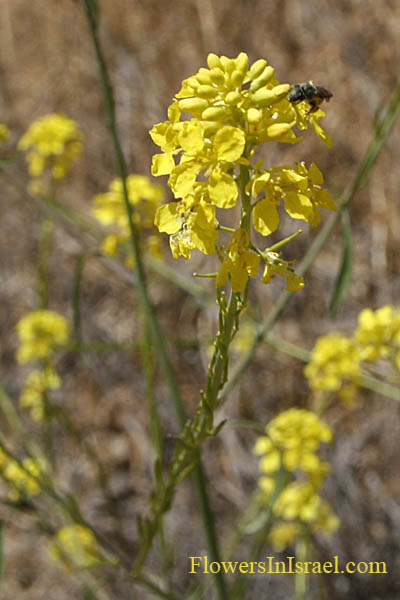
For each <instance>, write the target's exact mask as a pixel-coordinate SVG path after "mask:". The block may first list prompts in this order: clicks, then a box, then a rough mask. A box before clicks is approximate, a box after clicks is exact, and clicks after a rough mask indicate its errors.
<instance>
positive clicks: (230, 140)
mask: <svg viewBox="0 0 400 600" xmlns="http://www.w3.org/2000/svg"><path fill="white" fill-rule="evenodd" d="M245 144H246V137H245V135H244V132H243V131H242V130H241V129H238V128H237V127H231V126H230V125H225V127H222V129H220V130H219V131H218V133H217V134H216V136H215V139H214V149H215V151H216V153H217V156H218V159H220V160H225V161H228V162H233V161H235V160H237V159H238V158H240V157H241V156H242V154H243V150H244V147H245Z"/></svg>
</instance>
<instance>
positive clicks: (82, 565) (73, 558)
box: [50, 524, 100, 569]
mask: <svg viewBox="0 0 400 600" xmlns="http://www.w3.org/2000/svg"><path fill="white" fill-rule="evenodd" d="M50 555H51V557H52V558H54V559H55V560H58V561H60V562H62V563H63V564H64V565H65V566H66V567H68V568H76V569H90V568H93V567H96V566H98V565H99V563H100V552H99V545H98V542H97V540H96V536H95V535H94V533H93V532H92V531H91V530H90V529H88V528H87V527H84V526H83V525H78V524H73V525H67V526H65V527H62V528H61V529H59V530H58V531H57V533H56V536H55V540H54V542H53V543H52V544H51V546H50Z"/></svg>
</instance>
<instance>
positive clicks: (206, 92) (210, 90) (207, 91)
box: [197, 85, 218, 98]
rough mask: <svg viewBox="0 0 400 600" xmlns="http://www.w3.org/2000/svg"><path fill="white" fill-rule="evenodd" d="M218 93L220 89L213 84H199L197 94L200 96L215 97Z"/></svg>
mask: <svg viewBox="0 0 400 600" xmlns="http://www.w3.org/2000/svg"><path fill="white" fill-rule="evenodd" d="M217 95H218V90H216V89H215V88H214V87H212V86H211V85H199V87H198V89H197V96H198V97H199V98H215V96H217Z"/></svg>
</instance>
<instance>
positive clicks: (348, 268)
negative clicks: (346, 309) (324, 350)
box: [329, 209, 354, 315]
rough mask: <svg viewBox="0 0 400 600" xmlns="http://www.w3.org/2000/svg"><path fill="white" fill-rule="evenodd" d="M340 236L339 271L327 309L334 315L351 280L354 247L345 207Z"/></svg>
mask: <svg viewBox="0 0 400 600" xmlns="http://www.w3.org/2000/svg"><path fill="white" fill-rule="evenodd" d="M341 218H342V236H343V254H342V262H341V265H340V269H339V273H338V275H337V277H336V282H335V290H334V292H333V295H332V299H331V303H330V306H329V311H330V313H331V314H332V315H336V314H337V312H338V310H339V308H340V306H341V304H342V302H343V300H344V298H345V295H346V292H347V288H348V286H349V283H350V281H351V276H352V270H353V260H354V248H353V240H352V236H351V223H350V217H349V212H348V210H347V209H343V211H342V215H341Z"/></svg>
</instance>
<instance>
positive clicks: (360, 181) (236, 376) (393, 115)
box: [220, 79, 400, 400]
mask: <svg viewBox="0 0 400 600" xmlns="http://www.w3.org/2000/svg"><path fill="white" fill-rule="evenodd" d="M399 113H400V79H399V80H398V82H397V85H396V88H395V91H394V93H393V96H392V98H391V100H390V102H389V106H388V109H387V111H386V115H385V117H384V119H383V121H382V124H381V125H380V126H379V127H378V129H377V131H376V133H375V136H374V138H373V140H372V141H371V143H370V144H369V146H368V148H367V150H366V152H365V155H364V158H363V159H362V161H361V164H360V167H359V169H358V171H357V174H356V176H355V178H354V180H353V182H352V183H351V185H350V186H349V187H348V188H347V189H346V190H345V192H344V193H343V195H342V199H341V202H340V208H339V210H338V211H337V212H336V213H335V214H334V215H332V216H331V217H330V218H329V219H328V221H327V222H326V223H325V225H324V227H323V228H322V229H321V231H320V232H319V233H318V235H317V236H316V238H315V239H314V241H313V243H312V244H311V247H310V249H309V250H308V252H307V254H306V255H305V257H304V259H303V261H302V262H301V264H300V267H299V269H298V274H299V275H301V276H303V275H305V274H306V273H307V271H308V269H309V268H310V266H311V265H312V263H313V262H314V260H315V258H316V256H317V255H318V254H319V252H320V251H321V250H322V248H323V247H324V245H325V244H326V242H327V241H328V239H329V236H330V235H331V233H332V231H333V230H334V228H335V226H336V224H337V223H338V221H339V219H340V218H341V213H342V211H343V210H344V209H345V207H346V206H347V205H348V204H349V203H350V202H351V200H352V199H353V198H354V196H355V195H356V193H357V192H358V191H359V190H360V189H361V188H362V187H363V186H364V185H365V184H366V182H367V181H368V178H369V176H370V174H371V171H372V168H373V166H374V164H375V163H376V160H377V158H378V156H379V153H380V151H381V150H382V147H383V145H384V143H385V141H386V139H387V138H388V136H389V134H390V132H391V131H392V129H393V126H394V124H395V122H396V119H397V118H398V116H399ZM293 294H294V292H283V293H282V294H281V295H280V296H279V298H278V301H277V303H276V305H275V307H274V308H273V309H272V311H271V312H270V314H269V315H268V316H267V318H266V319H265V321H264V322H263V324H262V325H261V327H260V329H259V330H258V332H257V335H256V337H255V339H254V341H253V344H252V346H251V347H250V348H249V350H248V351H247V352H246V354H244V355H243V356H242V358H241V359H240V360H239V361H238V363H237V364H236V366H235V368H234V370H233V373H232V375H231V377H230V378H229V381H228V382H227V383H226V385H225V387H224V389H223V390H222V391H221V394H220V399H221V400H223V399H224V398H226V396H227V395H228V394H229V393H230V392H231V391H232V389H233V388H234V387H235V386H236V385H237V384H238V382H239V381H240V378H241V376H242V374H243V372H244V371H245V369H246V368H247V366H248V364H249V363H250V361H251V359H252V358H253V356H254V353H255V351H256V350H257V348H258V346H259V344H260V343H261V342H262V340H263V338H264V337H265V336H266V335H267V334H268V332H269V331H270V330H271V329H272V327H273V326H274V324H275V322H276V321H277V319H278V317H279V316H280V315H281V313H282V312H283V310H284V309H285V307H286V305H287V304H288V303H289V301H290V300H291V298H292V296H293Z"/></svg>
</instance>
